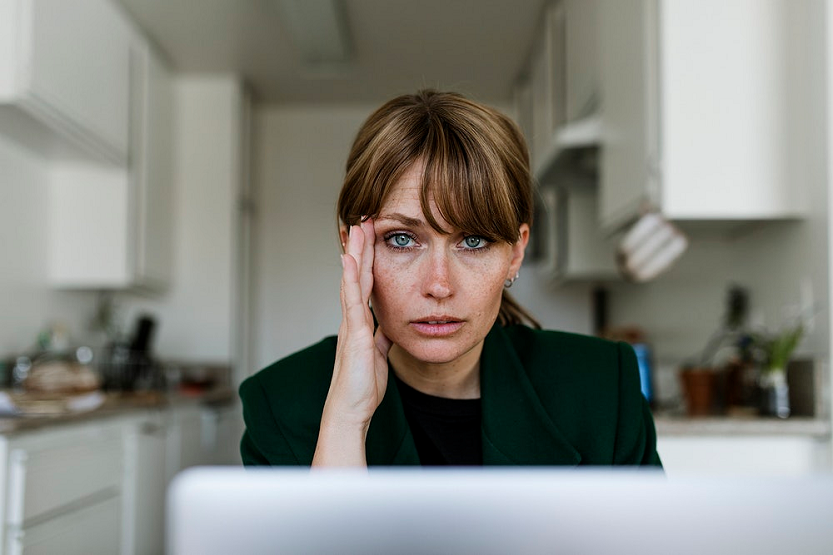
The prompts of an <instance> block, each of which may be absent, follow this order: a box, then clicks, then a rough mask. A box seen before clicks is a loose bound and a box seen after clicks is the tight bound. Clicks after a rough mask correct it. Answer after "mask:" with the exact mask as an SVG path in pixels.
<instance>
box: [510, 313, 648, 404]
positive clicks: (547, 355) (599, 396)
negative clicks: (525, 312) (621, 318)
mask: <svg viewBox="0 0 833 555" xmlns="http://www.w3.org/2000/svg"><path fill="white" fill-rule="evenodd" d="M504 332H505V334H506V336H507V337H508V339H509V341H510V343H511V345H512V348H513V350H514V352H515V354H516V355H517V357H518V359H519V360H520V362H521V366H522V367H523V369H524V372H525V373H526V376H527V378H528V379H529V381H530V382H531V384H532V386H533V387H534V388H535V390H536V391H537V392H538V394H539V396H540V398H541V400H542V401H544V402H545V404H551V406H576V405H582V406H584V407H594V410H601V408H600V405H601V406H606V407H608V408H613V407H616V406H617V405H618V403H619V399H620V396H621V394H622V390H623V387H624V389H626V390H633V389H634V388H635V390H636V391H637V392H638V391H639V370H638V367H637V364H636V356H635V355H634V353H633V349H632V348H631V346H630V345H628V344H627V343H622V342H614V341H608V340H606V339H601V338H598V337H592V336H589V335H581V334H577V333H569V332H562V331H551V330H535V329H531V328H529V327H526V326H521V325H516V326H509V327H506V328H504Z"/></svg>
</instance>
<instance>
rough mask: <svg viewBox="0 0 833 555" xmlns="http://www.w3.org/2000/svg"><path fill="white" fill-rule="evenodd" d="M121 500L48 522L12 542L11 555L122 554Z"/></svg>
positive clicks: (26, 531) (16, 534) (109, 501)
mask: <svg viewBox="0 0 833 555" xmlns="http://www.w3.org/2000/svg"><path fill="white" fill-rule="evenodd" d="M120 537H121V497H113V498H110V499H108V500H106V501H102V502H100V503H96V504H94V505H91V506H88V507H85V508H83V509H79V510H76V511H73V512H70V513H67V514H65V515H62V516H60V517H57V518H54V519H52V520H47V521H45V522H42V523H40V524H38V525H36V526H33V527H31V528H27V529H25V530H23V531H21V532H16V533H12V534H11V535H10V538H9V549H8V552H9V555H16V554H19V553H23V554H24V555H51V554H54V553H61V554H62V555H74V554H77V555H96V554H99V553H100V554H102V555H111V554H113V553H118V552H119V551H120V545H119V544H120Z"/></svg>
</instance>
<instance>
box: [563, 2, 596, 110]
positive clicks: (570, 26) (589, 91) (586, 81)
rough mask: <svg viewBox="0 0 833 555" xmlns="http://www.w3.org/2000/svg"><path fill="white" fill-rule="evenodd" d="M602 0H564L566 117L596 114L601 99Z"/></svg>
mask: <svg viewBox="0 0 833 555" xmlns="http://www.w3.org/2000/svg"><path fill="white" fill-rule="evenodd" d="M597 5H598V0H564V9H565V12H566V67H565V74H566V92H565V99H564V101H565V112H566V114H565V115H566V120H567V121H574V120H577V119H581V118H584V117H587V116H590V115H592V114H594V113H595V112H596V111H597V110H598V102H599V59H598V56H599V48H598V43H599V41H598V36H597V35H598V25H599V23H598V18H597V11H598V10H597Z"/></svg>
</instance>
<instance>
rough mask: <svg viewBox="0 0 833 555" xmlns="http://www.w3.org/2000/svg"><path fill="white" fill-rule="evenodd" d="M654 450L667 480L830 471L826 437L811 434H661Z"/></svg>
mask: <svg viewBox="0 0 833 555" xmlns="http://www.w3.org/2000/svg"><path fill="white" fill-rule="evenodd" d="M657 451H658V452H659V454H660V457H661V458H662V463H663V466H664V468H665V472H666V474H668V476H669V477H670V478H673V477H675V476H684V475H686V474H688V475H692V474H695V475H719V476H720V475H722V476H802V475H810V474H818V473H821V472H827V471H829V468H830V441H829V438H818V437H814V436H811V435H785V434H770V435H739V434H734V435H729V436H714V435H686V436H675V435H663V434H662V433H660V434H659V437H658V439H657Z"/></svg>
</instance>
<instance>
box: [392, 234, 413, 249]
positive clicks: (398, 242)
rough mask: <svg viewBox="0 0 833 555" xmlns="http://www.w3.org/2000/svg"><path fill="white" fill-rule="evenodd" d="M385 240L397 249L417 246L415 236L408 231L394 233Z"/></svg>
mask: <svg viewBox="0 0 833 555" xmlns="http://www.w3.org/2000/svg"><path fill="white" fill-rule="evenodd" d="M385 241H387V242H388V244H389V245H390V246H392V247H394V248H397V249H407V248H410V247H413V246H415V244H414V243H415V241H414V238H413V237H411V236H410V235H408V234H407V233H392V234H390V235H388V236H387V237H386V238H385Z"/></svg>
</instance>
